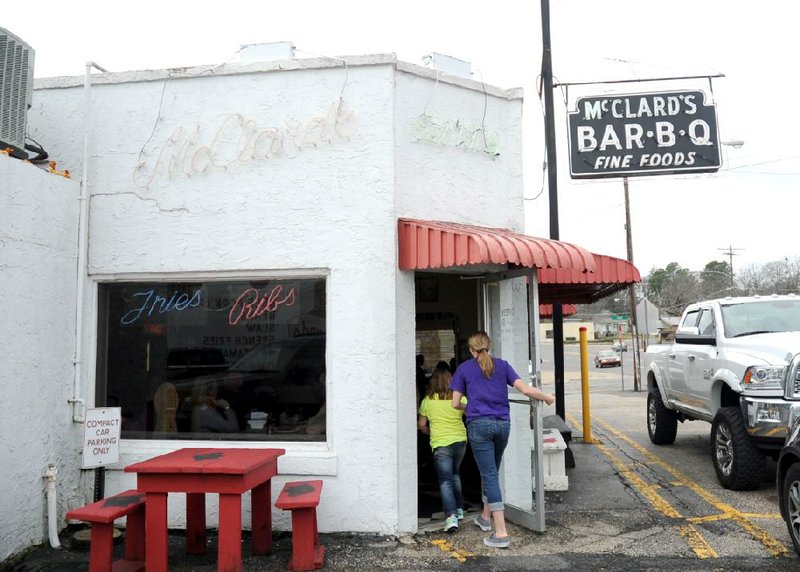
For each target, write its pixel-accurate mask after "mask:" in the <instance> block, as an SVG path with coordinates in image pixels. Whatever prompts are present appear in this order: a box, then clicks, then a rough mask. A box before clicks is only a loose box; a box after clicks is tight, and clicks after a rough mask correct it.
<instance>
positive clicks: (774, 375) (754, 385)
mask: <svg viewBox="0 0 800 572" xmlns="http://www.w3.org/2000/svg"><path fill="white" fill-rule="evenodd" d="M785 374H786V368H785V367H783V366H778V365H754V366H750V367H748V368H747V371H745V372H744V377H743V378H742V384H743V385H744V387H745V388H746V389H782V388H783V376H784V375H785Z"/></svg>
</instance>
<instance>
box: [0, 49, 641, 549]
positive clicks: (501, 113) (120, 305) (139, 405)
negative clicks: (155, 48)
mask: <svg viewBox="0 0 800 572" xmlns="http://www.w3.org/2000/svg"><path fill="white" fill-rule="evenodd" d="M521 98H522V94H521V92H520V90H515V89H512V90H503V89H497V88H494V87H492V86H487V85H483V84H481V83H479V82H475V81H472V80H470V79H466V78H459V77H455V76H448V75H446V74H441V73H439V74H437V73H436V72H435V71H434V70H431V69H427V68H422V67H419V66H415V65H411V64H406V63H403V62H398V61H397V60H396V58H395V57H394V56H392V55H374V56H363V57H347V58H344V59H309V60H284V61H279V62H253V63H241V64H227V65H223V66H217V67H213V68H212V67H199V68H192V69H180V70H160V71H144V72H125V73H103V74H95V75H93V76H92V77H91V86H90V87H89V86H86V85H85V78H83V77H75V78H53V79H46V80H39V81H38V82H37V84H36V90H35V92H34V97H33V107H32V108H31V110H30V112H29V116H28V121H29V131H30V133H31V135H32V136H33V137H34V138H35V139H36V140H37V141H38V142H39V143H40V144H41V145H42V146H43V147H44V148H45V149H46V150H47V151H48V153H49V154H50V157H51V158H52V159H55V160H56V161H57V162H58V168H59V169H64V168H66V169H69V170H70V172H71V173H72V175H73V177H74V178H73V180H68V179H65V178H62V177H59V176H56V175H54V174H51V173H46V172H43V171H42V170H41V169H40V168H37V167H35V166H33V165H30V164H26V163H22V162H20V161H18V160H15V159H11V158H8V157H4V156H0V185H2V196H0V201H2V209H1V210H2V212H3V213H4V214H3V215H2V216H3V219H2V220H3V237H4V243H3V244H2V253H3V256H4V261H3V268H4V272H3V274H4V277H6V276H7V277H9V278H10V279H9V280H3V282H2V284H0V292H2V294H3V296H4V298H5V299H6V300H7V305H6V307H5V308H4V310H3V315H2V318H3V319H2V320H0V328H2V329H3V330H4V332H3V333H4V335H5V337H6V339H7V340H8V341H9V342H8V344H7V347H9V349H10V356H12V357H11V361H10V365H11V367H10V368H8V371H7V372H6V373H5V375H8V376H9V377H8V379H4V380H3V385H4V387H6V388H11V391H10V393H11V395H10V399H11V403H8V402H6V411H5V412H4V415H3V416H2V417H0V423H2V429H3V435H15V437H13V438H11V439H5V442H4V443H3V445H2V450H1V451H2V459H1V460H2V463H0V483H2V485H3V487H4V490H5V491H7V494H4V495H2V496H0V530H16V531H21V532H22V533H21V534H17V535H15V536H14V537H13V538H11V537H8V536H5V535H3V539H2V540H0V560H2V559H3V558H6V557H7V556H9V555H10V554H14V553H16V552H19V551H20V550H22V549H24V548H25V547H27V546H29V545H31V544H36V543H39V542H43V541H44V540H45V539H46V537H47V536H46V527H45V523H46V510H45V502H44V494H43V491H44V481H43V479H42V475H43V474H44V471H45V469H46V467H47V466H48V465H51V464H52V465H54V466H55V467H56V468H57V470H58V477H57V479H58V480H57V489H58V493H59V505H58V512H59V515H61V516H60V524H61V525H63V524H64V523H63V514H64V513H65V512H66V511H67V510H68V509H70V508H74V507H76V506H79V505H82V504H84V503H85V502H87V501H90V500H91V487H92V480H93V472H92V471H81V469H80V467H81V459H80V442H81V438H82V434H83V426H82V424H81V423H80V419H81V417H82V414H83V408H84V407H93V406H100V405H108V406H120V407H121V408H122V415H123V425H122V440H121V443H120V454H121V458H120V462H119V464H118V465H115V466H113V467H109V470H108V471H107V472H106V491H107V492H108V493H113V492H116V491H119V490H124V489H127V488H130V487H134V486H135V477H134V476H133V475H131V474H127V473H124V472H122V468H123V467H124V466H125V465H128V464H131V463H133V462H136V461H140V460H144V459H146V458H149V457H152V456H154V455H157V454H161V453H165V452H168V451H170V450H173V449H175V448H178V447H183V446H208V445H209V442H213V443H214V444H215V445H220V444H222V446H231V447H236V446H249V447H253V446H280V447H283V448H285V449H286V450H287V453H286V455H285V456H284V457H282V458H281V460H280V463H279V472H280V478H279V479H277V481H278V482H277V484H278V485H280V484H281V482H282V481H283V480H293V479H297V478H304V477H309V478H311V477H313V478H322V479H323V480H324V481H325V490H324V495H323V502H322V503H321V505H320V508H319V525H320V529H321V530H322V531H337V530H347V531H362V532H376V533H401V532H406V531H414V530H416V529H417V517H418V514H419V512H420V503H419V501H418V488H419V487H420V486H421V485H422V483H421V480H422V478H421V477H420V473H419V471H418V463H417V448H416V447H417V445H416V434H417V429H416V412H415V409H416V401H415V388H414V378H415V370H414V362H415V353H416V349H415V347H416V346H415V342H416V340H417V339H418V338H419V336H420V332H421V331H426V332H428V334H429V335H432V336H439V337H440V338H441V339H442V340H449V341H446V342H443V343H442V347H444V348H445V349H444V350H442V353H441V355H439V356H438V357H440V358H447V357H456V358H457V359H464V358H465V357H466V354H465V347H464V343H465V341H466V338H467V337H468V336H469V334H470V333H472V331H474V330H476V329H478V328H483V329H487V331H489V333H490V335H492V337H493V339H494V340H495V353H497V354H498V355H501V356H502V357H505V358H506V359H508V360H509V361H511V363H512V365H515V367H516V368H517V370H518V371H520V372H525V371H527V369H526V368H527V363H528V359H529V351H530V346H531V345H532V344H534V342H535V340H533V339H532V338H531V337H530V336H528V334H527V332H528V313H527V310H528V309H529V307H533V306H532V301H535V298H533V297H532V298H530V299H529V298H528V295H527V293H526V288H525V278H524V277H526V276H527V277H529V278H531V279H535V278H532V275H531V273H530V270H529V269H530V268H535V267H540V268H546V267H560V268H564V269H566V271H574V272H576V273H577V274H579V275H580V273H582V272H585V271H587V270H594V269H595V268H598V269H599V268H600V266H601V265H600V264H599V262H598V261H600V260H601V259H603V260H607V259H608V257H598V256H593V255H592V254H591V253H588V252H587V251H585V250H583V249H581V248H579V247H575V246H572V245H564V244H563V243H553V242H552V241H538V242H536V241H533V240H527V239H525V238H524V237H522V236H521V235H517V234H514V232H517V233H521V232H522V230H523V226H524V224H523V222H524V221H523V208H522V197H523V184H522V148H521V138H522V137H521V135H522V133H521V124H522V122H521V117H522V99H521ZM79 183H80V184H79ZM82 193H83V195H84V196H86V197H87V199H86V200H85V201H80V200H79V196H81V194H82ZM82 207H83V210H82ZM81 212H83V213H85V214H86V215H88V216H87V217H86V218H83V219H82V218H81ZM429 221H450V222H451V223H452V224H450V225H436V224H434V223H431V222H429ZM486 227H492V228H500V229H507V230H505V231H498V232H492V231H489V230H487V229H486ZM81 237H85V240H81ZM526 240H527V241H526ZM520 253H521V254H520ZM526 253H527V254H526ZM619 262H621V261H619ZM84 263H85V267H84ZM76 267H77V271H76ZM509 271H510V274H507V275H506V276H505V278H509V279H506V280H501V278H504V277H503V276H499V275H498V274H497V273H498V272H507V273H508V272H509ZM544 274H545V272H544V271H543V274H542V281H543V282H545V281H546V280H545V277H544ZM582 276H587V275H582ZM589 276H591V275H589ZM598 276H599V275H598ZM637 277H638V276H637ZM615 279H616V278H615ZM554 281H555V279H554V278H551V282H554ZM600 281H602V279H601V277H598V278H597V279H594V278H591V277H590V278H588V279H587V278H579V279H576V280H575V281H574V282H575V284H578V283H583V284H584V286H585V285H586V283H587V282H588V283H592V282H600ZM622 286H624V284H621V287H622ZM590 291H591V287H590V288H589V290H587V292H590ZM584 294H585V293H584ZM590 295H591V294H586V296H590ZM577 301H583V300H577ZM536 319H537V318H533V320H534V321H535V320H536ZM537 330H538V328H535V329H533V330H532V331H537ZM448 344H449V346H448ZM448 347H449V348H450V349H452V352H449V353H448V351H447V348H448ZM534 351H535V350H534ZM75 352H77V355H76V358H77V359H76V362H77V363H76V364H75V366H73V354H74V353H75ZM259 352H261V353H259ZM253 356H256V357H257V358H258V359H259V360H262V361H260V362H259V363H261V364H262V365H260V366H259V368H261V369H259V368H254V369H247V368H246V367H245V366H246V364H247V363H248V362H247V360H248V359H249V360H250V361H251V362H252V360H253V359H254V358H253ZM429 357H431V356H429ZM537 361H538V360H537ZM266 363H269V364H271V365H269V366H266V365H263V364H266ZM534 363H536V362H534ZM237 364H239V365H238V366H237ZM243 364H244V365H243ZM428 365H429V366H432V365H433V364H432V363H429V364H428ZM268 367H271V368H274V371H272V372H271V373H270V374H268V375H267V374H264V373H263V371H262V370H265V369H268ZM259 371H261V373H258V372H259ZM256 374H258V375H256ZM259 376H260V377H259ZM270 376H271V377H270ZM208 386H213V388H214V389H215V390H216V391H217V392H218V395H216V397H220V396H224V397H225V398H226V399H227V400H228V401H229V402H230V403H231V405H232V406H233V409H234V410H235V411H236V414H237V416H238V419H237V420H236V426H235V427H234V428H233V429H231V430H228V432H226V433H221V432H211V430H210V429H207V428H206V429H204V428H203V427H201V426H200V425H198V424H197V423H199V422H198V420H197V417H196V415H195V413H196V412H195V410H194V409H192V408H191V404H192V403H194V402H193V399H195V398H196V393H197V392H198V391H199V390H203V391H206V390H207V389H208ZM7 397H8V396H7ZM206 397H207V396H206ZM212 399H213V396H212ZM81 400H83V403H81ZM170 411H171V412H170ZM253 413H259V414H261V413H263V414H266V415H267V416H268V419H269V421H268V423H267V424H266V426H265V428H264V429H263V430H255V429H254V428H253V427H254V425H253V424H251V423H249V421H250V420H251V419H254V418H255V417H256V416H255V415H253ZM320 414H322V415H321V416H320ZM517 417H518V418H517V420H516V421H515V423H517V424H518V427H519V428H520V429H521V430H520V431H519V432H518V434H517V435H518V436H517V437H514V438H512V445H511V450H512V451H513V450H514V448H515V447H517V449H516V450H517V451H518V452H520V454H519V455H517V454H515V453H513V452H512V453H511V454H510V455H509V456H508V457H507V460H506V464H507V465H508V468H507V470H506V472H505V473H504V479H505V486H506V495H507V497H508V498H509V502H510V503H511V504H516V505H517V506H520V507H521V508H522V509H523V510H526V509H530V508H531V480H530V473H531V466H530V455H529V454H527V453H528V452H529V451H530V432H529V431H526V430H525V429H526V428H527V423H528V412H527V409H525V408H523V409H522V410H521V412H520V413H519V415H518V416H517ZM320 419H322V425H321V427H322V428H321V430H314V431H312V430H311V429H310V427H311V424H312V423H313V420H316V421H319V420H320ZM257 425H258V423H255V426H257ZM172 497H175V498H172ZM178 497H179V495H172V496H171V503H172V504H171V506H170V522H171V525H173V526H178V527H179V526H181V525H182V523H183V520H182V519H183V518H184V517H183V514H184V512H183V510H182V502H183V501H182V499H181V498H178ZM209 501H210V502H209V507H210V510H211V512H212V514H211V515H210V516H209V523H210V524H213V523H214V521H215V516H214V514H213V511H214V510H215V509H214V501H213V500H212V499H209ZM248 518H249V515H248V514H247V512H246V511H245V516H244V520H245V525H246V526H247V524H248ZM275 518H276V526H277V527H278V528H280V527H284V528H285V527H286V526H288V521H287V520H285V516H284V515H282V514H280V511H278V512H276V513H275Z"/></svg>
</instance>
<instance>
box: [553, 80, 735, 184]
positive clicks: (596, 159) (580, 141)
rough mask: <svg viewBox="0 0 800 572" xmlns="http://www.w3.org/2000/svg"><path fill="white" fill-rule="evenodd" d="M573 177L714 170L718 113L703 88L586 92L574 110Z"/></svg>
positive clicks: (717, 160)
mask: <svg viewBox="0 0 800 572" xmlns="http://www.w3.org/2000/svg"><path fill="white" fill-rule="evenodd" d="M568 124H569V148H570V154H569V159H570V176H571V177H572V178H573V179H584V178H585V179H592V178H602V177H628V176H634V175H659V174H668V173H671V174H676V173H683V172H691V173H713V172H715V171H717V170H719V168H720V166H721V164H722V163H721V160H720V151H719V139H718V137H717V113H716V108H715V106H714V104H713V103H712V104H707V103H706V100H705V94H704V93H703V92H702V91H673V92H662V93H639V94H630V95H606V96H600V97H581V98H579V99H578V101H577V103H576V110H575V111H571V112H569V117H568Z"/></svg>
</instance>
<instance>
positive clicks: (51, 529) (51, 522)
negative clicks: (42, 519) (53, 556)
mask: <svg viewBox="0 0 800 572" xmlns="http://www.w3.org/2000/svg"><path fill="white" fill-rule="evenodd" d="M57 474H58V469H56V467H55V465H47V470H46V471H45V472H44V478H45V479H47V533H48V536H49V537H50V546H51V547H53V548H61V541H60V540H59V539H58V520H57V519H58V514H57V512H58V502H57V501H58V498H57V496H56V475H57Z"/></svg>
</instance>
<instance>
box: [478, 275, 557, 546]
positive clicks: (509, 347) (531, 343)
mask: <svg viewBox="0 0 800 572" xmlns="http://www.w3.org/2000/svg"><path fill="white" fill-rule="evenodd" d="M483 320H484V328H485V330H486V333H487V334H489V337H490V338H491V340H492V354H493V355H494V356H495V357H499V358H502V359H504V360H506V361H507V362H509V363H510V364H511V366H512V367H513V368H514V370H515V371H516V372H517V373H518V374H519V375H520V377H521V378H522V379H523V380H524V381H527V382H528V383H532V384H535V385H537V386H538V385H539V383H540V382H539V379H540V376H539V375H538V373H539V363H540V359H539V355H540V354H539V347H538V341H539V340H538V332H539V297H538V284H537V280H536V269H526V270H525V271H524V272H521V271H520V272H515V273H513V274H512V273H502V274H498V275H493V276H487V277H486V278H485V279H484V281H483ZM508 397H509V401H510V409H511V434H510V437H509V440H508V447H507V448H506V451H505V454H504V455H503V463H502V465H501V467H500V479H501V483H502V486H503V492H504V497H503V500H504V502H505V504H506V518H507V519H508V520H510V521H511V522H514V523H516V524H519V525H521V526H525V527H527V528H530V529H532V530H536V531H540V532H541V531H544V530H545V523H544V479H543V478H537V477H538V476H539V475H542V472H543V460H542V404H541V402H539V401H533V402H532V401H531V400H530V399H529V398H527V397H525V396H523V395H522V394H520V393H519V392H517V391H516V390H515V389H512V388H509V394H508ZM534 488H535V491H534Z"/></svg>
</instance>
